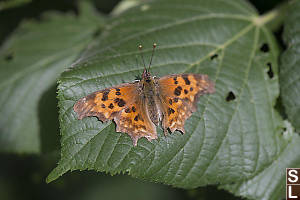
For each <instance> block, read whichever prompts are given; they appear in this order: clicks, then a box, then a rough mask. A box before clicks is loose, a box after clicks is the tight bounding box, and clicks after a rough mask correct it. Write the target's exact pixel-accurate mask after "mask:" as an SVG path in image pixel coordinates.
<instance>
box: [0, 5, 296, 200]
mask: <svg viewBox="0 0 300 200" xmlns="http://www.w3.org/2000/svg"><path fill="white" fill-rule="evenodd" d="M261 2H262V1H251V2H246V1H231V2H228V1H220V0H210V1H205V0H202V1H201V2H200V3H201V4H200V3H199V1H193V0H189V1H187V2H186V3H185V4H184V5H183V4H182V1H179V0H178V1H168V0H164V1H161V2H157V1H150V2H149V3H147V2H142V1H129V0H127V1H126V0H125V1H122V2H120V4H119V5H118V6H117V7H115V5H116V4H117V3H118V1H115V2H114V1H101V2H100V1H95V2H90V3H89V2H86V1H80V2H76V1H74V2H71V1H54V2H52V3H49V2H48V1H25V0H24V1H16V0H11V1H0V22H1V24H3V26H2V27H4V28H1V30H0V41H1V48H0V59H1V60H0V92H1V95H0V102H1V104H0V114H1V115H0V144H1V145H0V151H1V155H0V159H1V166H0V195H1V197H4V199H19V198H23V199H40V198H43V199H47V198H49V199H50V198H51V199H52V198H62V199H66V198H72V199H74V198H75V199H99V198H113V199H114V198H115V199H120V198H121V197H122V198H125V199H126V198H128V199H129V198H130V199H140V198H143V199H145V198H148V199H158V198H161V199H165V198H175V199H176V198H178V199H182V198H185V199H186V198H190V199H211V198H218V197H222V199H240V197H243V198H249V199H280V198H283V197H284V194H285V187H284V177H285V174H284V173H285V170H284V169H285V167H299V166H300V157H299V152H300V149H299V148H300V145H299V144H300V139H299V135H298V134H297V133H296V132H297V131H298V132H299V121H298V120H299V116H298V115H299V112H298V111H299V104H298V102H300V101H299V98H300V97H299V96H300V91H299V89H298V88H300V87H299V82H300V81H299V73H296V72H297V71H299V69H300V68H299V62H298V56H297V55H298V52H299V45H297V44H298V42H297V41H298V37H299V14H298V13H300V12H299V11H300V3H299V1H291V2H285V1H279V0H278V1H275V0H269V1H264V3H263V4H262V3H261ZM113 8H114V10H113V11H112V12H111V10H112V9H113ZM256 9H257V10H256ZM175 11H176V12H175ZM110 12H111V14H110V15H109V14H108V13H110ZM286 13H287V15H286ZM220 33H222V34H220ZM282 38H283V39H282ZM153 41H155V42H157V43H158V44H159V47H158V49H157V52H156V56H155V60H154V63H153V68H152V71H153V73H154V74H156V75H158V76H163V75H166V74H169V72H170V71H172V72H174V73H175V72H176V73H182V72H195V73H206V74H208V75H209V76H210V77H211V78H212V79H213V80H214V81H215V82H216V89H217V92H216V93H215V94H213V95H211V96H206V97H203V98H201V101H200V102H199V105H198V112H197V113H195V114H194V115H193V117H192V118H191V119H190V120H188V122H187V124H186V129H187V130H188V134H186V135H184V136H182V135H180V134H179V133H175V134H172V135H171V136H169V137H167V138H164V137H163V136H162V133H161V131H160V132H159V138H160V140H158V141H154V142H152V143H149V142H147V141H146V140H143V139H142V140H141V141H139V145H138V147H136V148H132V146H131V141H130V139H129V138H128V137H127V136H126V135H125V134H121V133H115V131H114V126H115V125H114V124H113V123H107V124H102V123H100V122H99V121H97V120H96V119H95V118H87V119H84V120H82V121H80V122H78V121H77V120H76V118H75V117H76V116H75V114H74V113H73V111H72V109H71V108H72V105H73V104H74V102H75V101H76V100H77V99H78V98H80V97H82V96H84V95H87V94H89V93H90V92H93V91H95V90H99V89H103V88H105V87H108V86H112V85H116V84H118V83H121V82H129V81H132V80H133V79H134V78H135V76H136V75H139V74H140V73H141V70H142V67H141V63H138V64H137V63H136V62H137V61H136V54H137V49H136V46H137V44H138V43H143V44H144V46H145V50H144V51H145V57H149V53H150V47H151V44H152V43H153ZM236 58H239V59H236ZM279 60H280V62H278V61H279ZM63 71H65V72H64V73H63V74H62V75H60V74H61V73H62V72H63ZM295 71H296V72H295ZM57 79H58V80H59V83H58V85H57V84H56V80H57ZM57 86H58V89H59V90H58V101H57V100H56V87H57ZM279 92H280V93H279ZM279 95H280V96H279ZM57 104H58V105H59V109H60V110H59V112H60V115H59V116H58V109H57ZM58 119H59V122H58ZM58 123H60V131H61V134H62V136H59V124H58ZM60 137H61V138H60ZM59 140H61V147H60V143H59ZM60 151H61V153H60ZM58 160H60V161H59V163H58V166H57V167H56V168H55V166H56V163H57V161H58ZM53 168H55V169H54V170H53V171H52V172H51V173H50V175H49V176H48V178H47V180H48V181H53V180H55V179H57V178H58V177H59V176H61V175H62V174H64V173H65V172H67V171H69V170H71V171H72V170H77V169H80V170H82V169H93V170H96V171H103V172H108V173H110V174H116V173H119V172H128V173H129V174H130V175H131V176H133V177H137V178H139V179H142V180H144V181H143V182H141V181H139V179H132V178H129V177H128V176H121V175H117V176H109V175H104V174H102V173H96V172H92V171H91V172H86V171H83V172H79V171H76V172H72V173H67V174H66V175H64V176H63V177H61V178H58V179H57V180H55V181H54V182H51V183H50V184H46V183H45V178H46V176H47V175H48V174H49V172H50V171H51V170H52V169H53ZM149 181H151V182H159V183H165V184H167V185H173V186H177V187H179V188H186V189H189V190H183V189H175V188H171V187H168V186H165V185H160V184H155V183H149ZM208 185H215V186H208ZM199 186H206V187H200V188H199ZM266 186H268V187H266ZM191 188H193V190H191ZM217 188H218V189H217ZM146 193H147V195H146V196H145V194H146ZM118 194H122V195H121V196H118ZM126 195H128V196H126ZM237 196H240V197H237Z"/></svg>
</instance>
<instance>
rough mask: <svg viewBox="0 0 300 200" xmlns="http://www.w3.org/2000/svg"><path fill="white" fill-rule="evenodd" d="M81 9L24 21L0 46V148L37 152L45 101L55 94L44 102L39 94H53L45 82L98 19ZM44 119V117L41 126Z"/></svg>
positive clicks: (49, 82) (53, 77) (45, 113)
mask: <svg viewBox="0 0 300 200" xmlns="http://www.w3.org/2000/svg"><path fill="white" fill-rule="evenodd" d="M82 12H83V13H82V15H80V16H79V17H76V16H74V15H73V14H67V15H65V14H59V13H51V14H50V13H49V14H48V15H46V16H44V17H43V20H42V21H41V22H38V21H34V20H31V21H26V22H24V23H22V25H21V26H20V28H18V29H17V31H16V32H15V33H14V34H13V35H12V36H11V37H10V38H9V39H8V40H7V41H6V42H5V44H4V46H3V47H2V49H1V51H0V93H1V95H0V151H4V152H17V153H38V152H40V149H41V145H40V143H41V141H40V131H42V130H44V128H43V127H41V125H42V124H43V122H44V118H45V119H49V116H55V113H56V112H57V110H56V109H55V107H54V109H53V106H51V105H52V102H53V103H54V102H55V98H53V99H51V102H49V101H47V99H46V101H45V99H44V98H43V97H48V96H49V95H47V94H46V93H47V91H49V90H51V92H53V94H55V90H52V89H51V88H53V86H55V82H56V79H57V77H58V76H59V74H60V73H61V72H62V71H63V70H64V69H65V68H66V67H67V66H70V64H71V63H72V62H73V61H74V59H75V58H76V57H77V56H78V54H79V53H80V52H81V51H82V49H83V48H84V47H85V46H86V45H87V43H88V42H89V41H90V39H91V38H92V35H93V33H94V31H95V30H96V29H97V28H98V27H99V25H101V21H100V22H99V18H98V16H96V15H95V14H93V10H92V8H90V7H89V5H84V6H83V8H82ZM50 96H53V95H50ZM47 102H49V103H50V104H48V103H47ZM39 108H41V109H39ZM50 109H51V110H50ZM40 111H42V113H40ZM52 113H54V114H52ZM49 123H51V121H48V124H47V122H46V124H47V127H49ZM50 126H51V125H50ZM52 126H55V122H54V124H53V125H52ZM45 131H47V130H45ZM54 131H56V129H54ZM45 133H47V134H48V135H53V134H54V135H55V134H56V133H55V132H51V131H50V132H49V131H48V132H45ZM43 134H44V133H43Z"/></svg>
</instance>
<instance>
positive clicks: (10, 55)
mask: <svg viewBox="0 0 300 200" xmlns="http://www.w3.org/2000/svg"><path fill="white" fill-rule="evenodd" d="M4 59H5V60H6V61H7V62H9V61H11V60H12V59H14V55H13V53H9V54H7V55H6V56H5V57H4Z"/></svg>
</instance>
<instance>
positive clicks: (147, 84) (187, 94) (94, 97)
mask: <svg viewBox="0 0 300 200" xmlns="http://www.w3.org/2000/svg"><path fill="white" fill-rule="evenodd" d="M155 48H156V44H155V43H154V44H153V49H152V56H151V60H150V64H149V68H148V69H147V68H146V66H145V62H144V59H143V56H142V59H143V63H144V71H143V73H142V77H141V80H136V81H135V82H132V83H123V84H120V85H117V86H115V87H110V88H106V89H104V90H100V91H96V92H94V93H91V94H89V95H87V96H86V97H83V98H81V99H79V100H78V101H77V102H76V103H75V104H74V107H73V109H74V111H75V112H76V113H77V115H78V119H79V120H81V119H82V118H84V117H87V116H95V117H97V118H98V119H99V120H101V121H102V122H106V121H108V120H114V122H115V123H116V131H117V132H123V133H127V134H128V135H129V136H130V137H131V139H132V142H133V145H134V146H136V145H137V142H138V140H139V138H142V137H145V138H147V139H148V140H149V141H151V140H153V139H157V132H156V126H159V125H160V124H161V126H162V128H163V130H164V134H165V135H167V133H168V132H169V131H170V132H171V133H173V132H174V131H175V130H179V131H181V132H182V133H185V130H184V123H185V121H186V120H187V119H188V118H189V117H190V116H191V115H192V113H193V112H195V111H196V110H197V101H198V98H199V96H201V95H203V94H210V93H213V92H215V87H214V83H213V82H212V81H211V80H210V79H209V78H208V76H207V75H203V74H192V73H187V74H172V75H167V76H163V77H161V78H158V77H155V76H151V73H150V66H151V62H152V57H153V53H154V49H155ZM139 49H142V46H141V45H140V46H139ZM141 55H142V54H141Z"/></svg>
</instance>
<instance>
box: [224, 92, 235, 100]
mask: <svg viewBox="0 0 300 200" xmlns="http://www.w3.org/2000/svg"><path fill="white" fill-rule="evenodd" d="M233 100H235V94H234V93H233V92H232V91H230V92H228V95H227V97H226V101H227V102H229V101H233Z"/></svg>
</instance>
